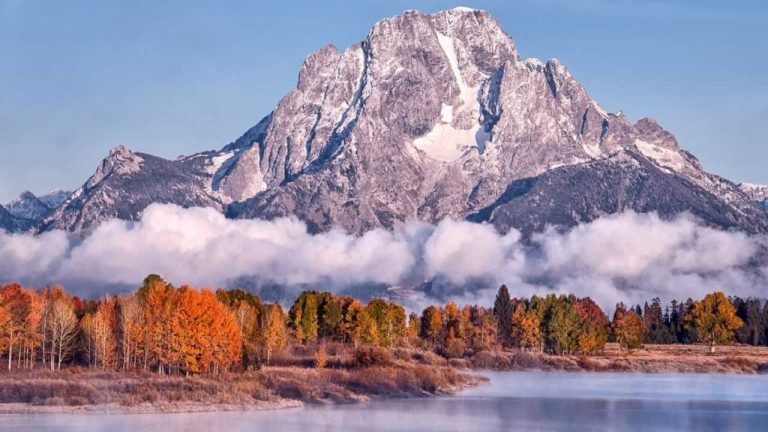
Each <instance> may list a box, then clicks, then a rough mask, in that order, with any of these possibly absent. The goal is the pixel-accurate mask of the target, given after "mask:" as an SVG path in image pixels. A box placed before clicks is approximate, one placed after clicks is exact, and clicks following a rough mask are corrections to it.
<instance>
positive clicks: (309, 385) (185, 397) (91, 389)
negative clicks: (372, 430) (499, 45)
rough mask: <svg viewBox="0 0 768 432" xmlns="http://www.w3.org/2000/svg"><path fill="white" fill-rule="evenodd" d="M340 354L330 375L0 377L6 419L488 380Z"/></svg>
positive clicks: (297, 363)
mask: <svg viewBox="0 0 768 432" xmlns="http://www.w3.org/2000/svg"><path fill="white" fill-rule="evenodd" d="M372 353H373V354H372V355H370V356H367V357H366V360H365V364H363V365H361V364H358V362H359V361H360V359H357V360H356V359H353V358H349V357H347V356H348V354H349V353H339V355H338V356H334V357H332V358H329V359H328V360H327V364H326V365H324V367H322V368H317V367H315V365H313V364H312V363H313V360H311V359H310V358H304V357H302V356H291V357H290V358H285V359H281V360H280V361H279V362H278V363H279V364H280V365H278V366H270V367H264V368H262V369H261V370H258V371H247V372H238V373H226V374H221V375H217V376H195V377H185V376H167V375H166V376H159V375H157V374H154V373H149V372H144V373H123V372H103V371H94V370H88V369H83V368H77V367H72V368H68V369H66V370H62V371H59V372H51V371H45V370H34V371H28V372H13V373H11V374H8V373H4V374H0V413H62V412H84V413H88V412H93V413H96V412H98V413H105V412H108V413H149V412H197V411H232V410H263V409H281V408H294V407H299V406H302V405H304V404H340V403H357V402H366V401H370V400H373V399H378V398H412V397H429V396H435V395H441V394H451V393H454V392H456V391H459V390H461V389H464V388H467V387H470V386H475V385H478V384H480V383H482V382H484V381H486V380H485V379H484V378H482V377H480V376H477V375H474V374H470V373H466V372H465V371H461V370H459V369H457V368H455V367H452V366H450V364H449V363H448V362H447V361H446V360H444V359H442V358H440V357H438V356H436V355H434V354H432V353H428V352H425V351H420V350H411V349H397V350H374V351H372Z"/></svg>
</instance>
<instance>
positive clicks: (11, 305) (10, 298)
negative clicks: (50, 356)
mask: <svg viewBox="0 0 768 432" xmlns="http://www.w3.org/2000/svg"><path fill="white" fill-rule="evenodd" d="M0 307H2V309H3V310H4V312H2V314H3V315H5V318H4V319H3V321H4V325H3V326H2V328H0V331H2V342H0V345H2V346H5V348H6V349H7V353H6V354H7V358H8V370H9V371H10V370H11V369H12V368H13V361H14V353H16V357H15V360H16V363H17V366H18V367H24V368H26V369H31V367H32V360H33V354H34V350H35V348H36V347H37V346H38V345H39V344H40V337H39V335H38V333H37V327H38V324H39V322H40V317H41V313H42V302H41V300H40V298H39V297H38V296H37V294H35V292H34V291H31V290H28V289H25V288H23V287H22V286H21V285H19V284H10V285H6V286H4V287H2V289H0Z"/></svg>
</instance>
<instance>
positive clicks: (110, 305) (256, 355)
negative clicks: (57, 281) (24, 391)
mask: <svg viewBox="0 0 768 432" xmlns="http://www.w3.org/2000/svg"><path fill="white" fill-rule="evenodd" d="M732 340H735V341H737V342H739V343H748V344H753V345H758V344H765V343H766V341H768V304H762V303H761V302H760V301H759V300H756V299H752V298H748V299H740V298H738V297H733V298H728V297H726V296H725V294H723V293H722V292H714V293H711V294H708V295H707V296H706V297H704V298H703V299H701V300H696V301H694V300H691V299H689V300H687V301H686V302H682V303H681V302H676V301H673V302H671V303H670V304H669V305H667V306H665V307H664V308H662V306H661V302H660V300H659V299H654V300H652V302H651V303H650V304H645V305H644V306H642V307H641V306H639V305H637V306H631V307H627V306H625V305H624V304H623V303H619V304H618V305H617V306H616V309H615V311H614V313H613V316H612V318H611V319H609V318H608V316H607V315H606V314H605V313H604V312H603V310H602V309H601V308H600V306H599V305H597V303H595V302H594V301H593V300H592V299H591V298H589V297H583V298H579V297H576V296H574V295H554V294H550V295H547V296H532V297H529V298H523V297H519V298H513V297H512V296H511V295H510V292H509V290H508V289H507V287H506V286H503V285H502V286H501V287H500V289H499V291H498V294H497V296H496V299H495V302H494V304H493V306H492V307H490V308H486V307H484V306H481V305H465V306H462V307H460V306H459V305H457V304H456V303H453V302H448V303H447V304H445V305H431V306H428V307H426V308H424V309H423V310H422V311H421V312H420V313H417V312H411V313H410V314H407V312H406V309H405V308H404V307H403V306H402V305H400V304H397V303H396V302H392V301H386V300H383V299H372V300H370V301H369V302H367V303H363V302H361V301H359V300H357V299H354V298H352V297H349V296H341V295H336V294H333V293H330V292H320V291H304V292H302V293H301V294H300V295H299V296H298V297H297V298H296V300H295V301H294V302H293V304H292V305H291V307H290V308H289V309H288V311H287V313H286V312H284V310H283V308H282V307H281V305H280V304H278V303H264V302H262V301H261V300H260V299H259V297H258V296H256V295H253V294H252V293H249V292H246V291H244V290H241V289H231V290H217V291H215V292H213V291H211V290H209V289H197V288H194V287H191V286H187V285H184V286H181V287H174V286H173V285H171V284H170V283H168V282H166V281H165V280H163V279H162V278H161V277H159V276H157V275H150V276H148V277H147V278H146V279H145V280H144V282H143V283H142V285H141V286H140V287H139V288H138V289H137V290H136V291H135V292H134V293H131V294H127V295H121V296H108V297H105V298H102V299H100V300H82V299H80V298H78V297H75V296H70V295H69V294H67V293H66V291H65V290H64V289H63V288H62V287H60V286H54V287H49V288H44V289H39V290H34V289H29V288H25V287H23V286H21V285H19V284H9V285H5V286H2V287H1V288H0V353H2V354H3V356H4V358H5V359H6V360H7V368H8V370H9V371H12V370H14V369H16V370H29V369H32V368H35V367H46V368H49V369H51V370H58V369H61V368H62V365H64V364H78V365H83V366H88V367H92V368H100V369H104V370H123V371H139V370H144V371H153V372H156V373H158V374H216V373H219V372H222V371H228V370H244V369H251V368H258V367H260V366H262V365H265V364H266V365H269V364H270V362H271V361H272V360H273V357H274V356H275V355H279V354H280V353H282V352H283V350H284V349H285V348H286V346H287V345H288V344H300V345H310V346H311V345H318V344H324V343H327V342H334V343H340V344H346V345H350V346H354V347H358V346H377V347H396V346H412V347H418V348H421V349H427V350H432V351H435V352H437V353H438V354H440V355H443V356H445V357H449V358H453V357H465V356H471V355H473V354H475V353H477V352H480V351H483V350H492V349H505V348H506V349H519V350H531V351H541V352H546V353H550V354H553V355H560V354H579V355H592V354H597V353H600V352H601V351H603V349H604V347H605V344H606V343H607V342H609V341H615V342H617V343H619V344H620V346H621V347H622V348H623V349H626V350H631V349H635V348H638V347H640V346H642V344H643V343H696V342H705V343H708V344H709V345H710V346H711V347H712V350H714V347H715V345H716V344H720V343H727V342H731V341H732Z"/></svg>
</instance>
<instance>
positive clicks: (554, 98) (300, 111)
mask: <svg viewBox="0 0 768 432" xmlns="http://www.w3.org/2000/svg"><path fill="white" fill-rule="evenodd" d="M664 194H674V195H675V196H667V195H664ZM152 202H173V203H176V204H179V205H182V206H199V205H203V206H208V207H214V208H216V209H218V210H221V211H225V212H226V214H227V215H228V216H229V217H239V218H256V217H258V218H273V217H279V216H286V215H294V216H297V217H299V218H300V219H302V220H304V221H305V222H306V223H307V224H308V226H309V228H310V229H311V230H313V231H320V230H326V229H330V228H331V227H341V228H343V229H346V230H347V231H350V232H354V233H362V232H364V231H366V230H369V229H371V228H376V227H386V228H391V227H393V226H396V225H398V224H401V223H404V222H405V221H406V220H412V219H418V220H422V221H426V222H438V221H440V220H442V219H444V218H446V217H453V218H469V219H472V220H479V221H490V222H492V223H494V224H495V225H496V226H497V227H498V228H499V229H501V230H508V229H511V228H519V229H523V230H531V229H542V228H543V227H544V226H546V224H554V225H574V224H577V223H580V222H583V221H589V220H593V219H595V218H598V217H600V216H601V215H604V214H610V213H614V212H618V211H623V210H625V209H633V210H635V211H642V212H644V211H657V212H659V213H660V214H662V215H673V214H676V213H678V212H681V211H686V209H689V210H690V211H692V212H693V213H694V214H696V215H698V216H700V217H701V218H702V219H704V220H706V221H709V222H710V223H712V224H715V225H718V226H722V227H732V226H739V227H743V228H744V229H747V230H750V231H762V230H768V222H766V221H765V217H764V214H763V213H762V210H759V209H758V208H757V207H756V206H755V205H754V204H753V202H752V200H750V199H749V198H748V197H747V196H746V195H745V193H744V192H743V191H742V190H740V189H738V188H737V187H736V186H735V185H734V184H733V183H730V182H728V181H727V180H725V179H722V178H719V177H717V176H713V175H710V174H708V173H706V172H704V171H703V169H702V167H701V165H700V164H699V162H698V160H696V158H695V157H693V156H692V155H690V154H689V153H687V152H686V151H684V150H682V149H681V148H680V147H679V145H678V143H677V141H676V139H675V137H674V136H673V135H672V134H671V133H669V132H668V131H666V130H664V129H663V128H662V127H661V126H659V125H658V123H656V122H655V121H654V120H652V119H641V120H639V121H637V122H636V123H634V124H633V123H631V122H630V121H629V119H628V118H627V117H626V116H625V115H624V114H623V113H622V112H619V113H608V112H606V111H605V110H603V109H602V108H601V107H600V105H599V104H598V103H597V102H596V101H594V100H593V99H592V98H591V97H590V96H589V94H588V92H587V90H586V89H585V88H584V87H583V86H582V85H581V84H580V83H579V82H578V80H577V79H576V77H575V74H574V73H572V72H571V71H570V70H569V69H568V68H567V67H566V66H565V65H563V64H562V63H561V62H559V61H558V60H555V59H553V60H549V61H541V60H538V59H528V60H521V59H520V57H519V55H518V50H517V46H516V45H515V43H514V41H513V40H512V38H510V37H509V36H508V35H507V34H506V33H505V32H504V30H503V29H502V28H501V26H500V25H499V23H498V22H497V21H496V20H495V19H494V18H493V17H492V16H491V15H490V14H488V13H487V12H484V11H479V10H474V9H469V8H454V9H451V10H447V11H443V12H437V13H433V14H424V13H421V12H418V11H407V12H405V13H403V14H401V15H398V16H396V17H392V18H388V19H385V20H382V21H379V22H377V23H375V24H374V25H373V27H372V28H371V30H370V32H369V33H368V35H367V36H366V37H365V38H364V39H363V40H361V41H360V42H359V43H356V44H353V45H351V46H349V47H347V48H345V49H343V50H339V49H337V48H336V47H334V46H333V45H327V46H325V47H323V48H321V49H320V50H318V51H317V52H315V53H313V54H311V55H309V56H308V57H307V58H306V60H305V61H304V63H303V65H302V67H301V70H300V71H299V76H298V81H297V84H296V87H295V88H293V89H292V90H291V91H290V92H289V93H288V94H286V95H285V97H283V98H282V99H281V100H280V101H279V103H278V104H277V106H276V107H275V108H274V110H273V111H272V112H271V113H269V114H268V115H267V116H265V117H264V118H263V119H262V120H261V121H260V122H258V123H257V124H256V126H254V127H252V128H251V129H249V130H248V131H247V132H245V133H244V134H243V135H242V136H241V137H240V138H238V139H237V140H235V141H234V142H233V143H231V144H229V145H227V146H225V147H224V148H222V149H221V150H219V151H208V152H203V153H199V154H196V155H192V156H187V157H180V158H178V159H176V160H174V161H168V160H165V159H161V158H157V157H154V156H151V155H147V154H140V153H134V152H131V151H130V150H128V149H126V148H124V147H116V148H115V149H112V150H111V151H110V153H109V156H108V157H107V158H105V159H104V160H103V161H102V162H101V164H100V166H99V167H98V169H97V170H96V173H95V174H94V175H93V176H92V177H91V178H90V179H89V180H88V182H86V184H85V185H84V186H83V188H81V189H80V190H79V191H78V192H76V193H75V194H73V195H72V197H71V198H70V199H69V200H68V201H67V202H65V203H64V204H62V206H60V208H59V209H57V211H56V213H55V214H53V215H52V216H51V217H49V218H48V219H47V221H46V223H45V224H44V228H50V227H58V228H65V229H70V230H84V229H90V228H92V227H94V226H96V225H98V224H99V223H100V221H103V220H105V219H106V218H109V217H119V218H123V219H137V218H139V217H141V211H142V210H143V209H144V208H145V207H146V206H147V205H149V204H150V203H152Z"/></svg>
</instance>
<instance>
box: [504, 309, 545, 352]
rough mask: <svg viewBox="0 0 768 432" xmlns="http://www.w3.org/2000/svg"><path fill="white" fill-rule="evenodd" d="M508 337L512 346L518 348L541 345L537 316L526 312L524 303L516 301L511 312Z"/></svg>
mask: <svg viewBox="0 0 768 432" xmlns="http://www.w3.org/2000/svg"><path fill="white" fill-rule="evenodd" d="M511 323H512V326H511V333H510V339H511V342H512V344H513V345H514V346H516V347H518V348H520V349H524V350H525V349H535V348H540V347H541V325H540V323H539V318H538V317H537V316H536V315H535V314H533V313H529V312H526V310H525V305H524V304H522V303H518V304H517V306H516V307H515V311H514V312H513V313H512V320H511Z"/></svg>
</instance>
